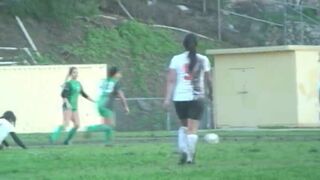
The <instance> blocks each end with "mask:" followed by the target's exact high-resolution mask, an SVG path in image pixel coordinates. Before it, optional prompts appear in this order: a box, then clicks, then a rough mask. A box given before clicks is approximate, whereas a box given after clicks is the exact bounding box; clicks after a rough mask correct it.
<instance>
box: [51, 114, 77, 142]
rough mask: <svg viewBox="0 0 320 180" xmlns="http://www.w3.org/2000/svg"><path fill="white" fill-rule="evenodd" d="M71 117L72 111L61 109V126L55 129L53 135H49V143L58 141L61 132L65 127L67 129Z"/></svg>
mask: <svg viewBox="0 0 320 180" xmlns="http://www.w3.org/2000/svg"><path fill="white" fill-rule="evenodd" d="M71 116H72V111H71V110H69V109H66V108H64V109H63V124H62V125H60V126H58V127H56V128H55V130H54V131H53V133H52V134H51V135H50V142H51V143H54V142H56V141H57V140H58V138H59V137H60V135H61V133H62V131H63V130H64V129H65V128H66V127H68V125H69V121H70V119H71Z"/></svg>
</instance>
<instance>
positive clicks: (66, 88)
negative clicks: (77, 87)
mask: <svg viewBox="0 0 320 180" xmlns="http://www.w3.org/2000/svg"><path fill="white" fill-rule="evenodd" d="M69 96H70V84H69V83H65V85H64V87H63V90H62V92H61V97H62V99H63V103H65V104H66V105H67V107H68V109H71V104H70V102H69V100H68V97H69Z"/></svg>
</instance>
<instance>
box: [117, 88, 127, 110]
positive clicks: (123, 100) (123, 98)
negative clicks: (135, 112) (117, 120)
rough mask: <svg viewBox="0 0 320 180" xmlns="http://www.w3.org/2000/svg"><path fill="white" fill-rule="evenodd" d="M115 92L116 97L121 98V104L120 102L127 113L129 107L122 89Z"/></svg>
mask: <svg viewBox="0 0 320 180" xmlns="http://www.w3.org/2000/svg"><path fill="white" fill-rule="evenodd" d="M117 94H118V97H119V98H120V100H121V104H122V106H123V108H124V109H125V110H126V112H127V113H129V112H130V109H129V106H128V103H127V99H126V96H125V95H124V93H123V91H122V90H118V91H117Z"/></svg>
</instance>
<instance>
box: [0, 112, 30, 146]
mask: <svg viewBox="0 0 320 180" xmlns="http://www.w3.org/2000/svg"><path fill="white" fill-rule="evenodd" d="M15 123H16V116H15V115H14V113H13V112H12V111H6V112H5V113H4V114H3V116H2V117H0V149H3V147H4V146H6V147H8V146H9V144H8V142H7V141H6V140H5V139H6V138H7V137H8V136H9V135H11V137H12V139H13V140H14V142H15V143H17V144H18V145H19V146H20V147H21V148H23V149H27V147H26V146H25V145H24V144H23V142H22V141H21V140H20V139H19V137H18V135H17V134H16V133H15V130H14V129H15V128H14V126H15Z"/></svg>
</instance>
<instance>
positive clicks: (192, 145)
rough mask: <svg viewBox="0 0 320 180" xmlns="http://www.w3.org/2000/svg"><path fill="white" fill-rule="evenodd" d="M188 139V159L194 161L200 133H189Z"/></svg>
mask: <svg viewBox="0 0 320 180" xmlns="http://www.w3.org/2000/svg"><path fill="white" fill-rule="evenodd" d="M187 139H188V152H189V153H188V158H187V161H188V162H192V161H193V156H194V153H195V152H196V145H197V142H198V135H196V134H189V135H188V136H187Z"/></svg>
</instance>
